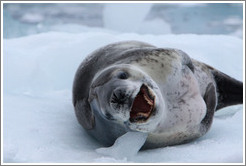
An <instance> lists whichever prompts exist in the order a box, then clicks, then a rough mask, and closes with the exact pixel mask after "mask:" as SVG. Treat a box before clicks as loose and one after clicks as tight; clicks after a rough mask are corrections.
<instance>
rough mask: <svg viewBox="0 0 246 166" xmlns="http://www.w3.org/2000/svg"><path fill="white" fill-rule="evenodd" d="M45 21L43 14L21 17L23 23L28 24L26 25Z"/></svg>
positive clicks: (29, 14) (28, 14)
mask: <svg viewBox="0 0 246 166" xmlns="http://www.w3.org/2000/svg"><path fill="white" fill-rule="evenodd" d="M43 20H44V17H43V16H42V15H41V14H36V13H26V14H24V15H23V16H22V17H21V21H23V22H26V23H32V24H35V23H39V22H42V21H43Z"/></svg>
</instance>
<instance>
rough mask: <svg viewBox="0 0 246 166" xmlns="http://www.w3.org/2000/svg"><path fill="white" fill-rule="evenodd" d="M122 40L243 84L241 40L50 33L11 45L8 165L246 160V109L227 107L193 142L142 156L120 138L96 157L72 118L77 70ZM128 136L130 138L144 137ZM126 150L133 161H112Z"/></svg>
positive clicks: (6, 91) (6, 95)
mask: <svg viewBox="0 0 246 166" xmlns="http://www.w3.org/2000/svg"><path fill="white" fill-rule="evenodd" d="M81 31H83V29H82V30H81ZM123 40H139V41H144V42H147V43H150V44H153V45H156V46H157V47H171V48H178V49H181V50H183V51H185V52H186V53H187V54H189V55H190V56H191V57H192V58H194V59H198V60H200V61H203V62H205V63H207V64H209V65H211V66H213V67H215V68H217V69H219V70H221V71H223V72H225V73H227V74H228V75H230V76H232V77H235V78H237V79H239V80H243V42H242V40H241V39H239V38H236V37H229V36H224V35H192V34H190V35H140V34H134V33H123V34H117V33H110V32H108V31H103V30H102V31H96V32H94V31H87V30H86V31H85V32H81V33H78V34H72V33H59V32H49V33H43V34H38V35H32V36H28V37H22V38H16V39H5V40H3V112H2V115H3V162H4V163H49V162H50V163H88V162H93V163H101V162H108V163H111V162H112V163H122V162H123V163H125V162H134V163H157V162H159V163H182V162H185V163H204V162H206V163H211V162H212V163H225V162H232V163H241V162H242V161H243V156H244V155H243V125H244V122H243V116H244V111H243V106H242V105H239V106H234V107H228V108H226V111H225V112H224V113H222V112H223V111H224V110H225V109H223V110H220V112H221V113H220V112H218V114H217V113H216V116H215V118H214V122H213V125H212V127H211V129H210V131H209V132H208V133H207V134H206V135H205V136H203V137H202V138H200V139H197V140H195V141H193V142H190V143H187V144H183V145H177V146H172V147H164V148H158V149H152V150H143V151H140V152H138V153H137V154H136V152H137V151H138V148H140V147H141V145H140V143H141V141H139V142H138V141H136V142H137V143H139V144H138V145H134V146H132V144H131V145H130V144H128V145H126V143H129V142H127V141H126V139H127V138H126V139H125V136H124V137H123V138H119V140H118V142H117V143H116V145H115V146H113V147H111V148H109V149H107V150H105V153H104V152H103V153H104V154H102V153H97V152H96V151H99V152H100V151H102V149H101V150H96V149H98V148H101V146H102V145H100V144H99V143H98V142H96V141H95V140H94V139H92V138H91V137H90V136H88V135H87V133H86V132H85V131H84V130H83V129H82V127H81V126H80V125H79V124H78V122H77V119H76V117H75V114H74V110H73V105H72V97H71V96H72V94H71V93H72V92H71V89H72V83H73V78H74V75H75V72H76V70H77V68H78V66H79V64H80V63H81V62H82V60H83V59H84V58H85V57H86V56H87V55H88V54H89V53H91V52H92V51H94V50H95V49H97V48H99V47H102V46H104V45H106V44H109V43H113V42H118V41H123ZM227 112H228V113H227ZM219 113H220V114H219ZM128 134H129V133H128ZM128 134H127V135H126V136H127V137H128V136H129V137H135V136H136V137H135V138H137V137H138V136H139V135H135V136H134V134H133V135H131V134H130V135H128ZM141 138H144V137H141ZM142 141H143V140H142ZM119 142H121V143H119ZM134 142H135V141H134ZM136 142H135V143H136ZM124 145H125V146H126V147H125V150H126V149H130V150H129V151H122V153H123V152H124V154H123V155H122V156H127V155H130V156H132V155H133V156H134V157H129V158H127V157H125V158H124V157H123V158H122V157H120V158H117V156H116V157H115V156H112V154H113V152H114V151H116V152H117V153H118V154H117V155H119V156H121V154H119V152H120V151H119V149H120V148H121V147H122V146H124ZM131 148H134V149H131ZM131 150H132V151H131ZM128 153H129V154H128ZM113 155H114V154H113ZM177 156H178V157H177Z"/></svg>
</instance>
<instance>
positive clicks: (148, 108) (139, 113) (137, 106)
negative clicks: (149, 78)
mask: <svg viewBox="0 0 246 166" xmlns="http://www.w3.org/2000/svg"><path fill="white" fill-rule="evenodd" d="M154 102H155V99H154V97H153V96H152V95H151V94H150V92H149V89H148V87H147V86H146V85H144V84H143V85H142V86H141V88H140V90H139V92H138V94H137V96H136V97H135V99H134V101H133V104H132V108H131V112H130V121H131V122H136V121H144V120H147V119H148V118H149V116H150V114H151V112H152V110H153V107H154Z"/></svg>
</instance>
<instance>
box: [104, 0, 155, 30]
mask: <svg viewBox="0 0 246 166" xmlns="http://www.w3.org/2000/svg"><path fill="white" fill-rule="evenodd" d="M151 6H152V4H150V3H144V4H134V3H130V4H105V6H104V11H103V23H104V27H105V28H108V29H113V30H117V31H121V32H136V31H137V30H138V28H139V26H140V24H141V23H142V21H143V20H144V18H145V17H146V15H147V14H148V12H149V10H150V8H151ZM136 11H137V12H136Z"/></svg>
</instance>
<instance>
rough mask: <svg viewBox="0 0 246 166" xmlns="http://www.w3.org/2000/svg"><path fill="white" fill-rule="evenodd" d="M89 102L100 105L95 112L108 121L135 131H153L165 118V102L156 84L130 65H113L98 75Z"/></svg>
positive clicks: (93, 82)
mask: <svg viewBox="0 0 246 166" xmlns="http://www.w3.org/2000/svg"><path fill="white" fill-rule="evenodd" d="M89 102H90V104H96V105H97V106H96V107H97V108H98V110H94V111H98V112H99V114H100V115H101V116H102V117H103V118H104V119H105V120H109V121H115V122H117V123H119V124H122V125H125V126H126V127H127V128H129V129H130V130H135V131H141V132H153V131H154V130H155V129H156V126H157V125H158V124H159V123H160V121H161V119H162V118H163V116H164V113H163V110H164V107H165V103H164V101H163V97H162V95H161V90H160V89H159V87H158V86H157V84H156V83H155V81H153V80H152V78H151V77H150V76H148V75H147V74H146V73H144V71H141V70H140V69H138V68H136V67H134V66H132V65H129V64H124V65H122V64H121V65H115V66H111V67H108V68H106V69H104V70H102V71H101V72H100V73H98V74H96V76H95V77H94V79H93V81H92V84H91V89H90V95H89ZM92 108H93V107H92Z"/></svg>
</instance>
